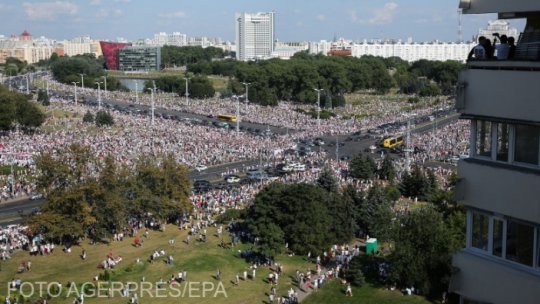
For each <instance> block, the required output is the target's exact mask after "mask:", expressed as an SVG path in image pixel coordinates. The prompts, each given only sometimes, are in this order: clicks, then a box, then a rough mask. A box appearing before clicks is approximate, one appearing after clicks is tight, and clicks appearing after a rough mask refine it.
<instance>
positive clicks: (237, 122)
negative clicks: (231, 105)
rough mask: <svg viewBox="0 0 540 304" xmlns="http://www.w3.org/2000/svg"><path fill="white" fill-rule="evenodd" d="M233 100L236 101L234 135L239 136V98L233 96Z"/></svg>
mask: <svg viewBox="0 0 540 304" xmlns="http://www.w3.org/2000/svg"><path fill="white" fill-rule="evenodd" d="M232 98H233V99H236V134H240V98H238V96H236V95H233V97H232Z"/></svg>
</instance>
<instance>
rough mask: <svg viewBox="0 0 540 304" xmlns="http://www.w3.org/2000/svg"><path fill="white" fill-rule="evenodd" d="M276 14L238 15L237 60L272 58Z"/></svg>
mask: <svg viewBox="0 0 540 304" xmlns="http://www.w3.org/2000/svg"><path fill="white" fill-rule="evenodd" d="M274 15H275V13H274V12H269V13H255V14H248V13H241V14H236V59H238V60H242V61H248V60H257V59H265V58H270V56H271V54H272V52H273V51H274V41H275V37H274V33H275V24H274Z"/></svg>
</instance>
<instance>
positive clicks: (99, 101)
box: [96, 81, 103, 111]
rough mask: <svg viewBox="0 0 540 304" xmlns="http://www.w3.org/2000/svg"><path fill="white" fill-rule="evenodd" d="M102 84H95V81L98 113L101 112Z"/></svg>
mask: <svg viewBox="0 0 540 304" xmlns="http://www.w3.org/2000/svg"><path fill="white" fill-rule="evenodd" d="M102 83H103V82H97V81H96V84H97V90H98V91H97V92H98V111H101V84H102Z"/></svg>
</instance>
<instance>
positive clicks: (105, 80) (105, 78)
mask: <svg viewBox="0 0 540 304" xmlns="http://www.w3.org/2000/svg"><path fill="white" fill-rule="evenodd" d="M102 77H103V81H104V82H105V96H107V76H102Z"/></svg>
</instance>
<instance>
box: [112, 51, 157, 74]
mask: <svg viewBox="0 0 540 304" xmlns="http://www.w3.org/2000/svg"><path fill="white" fill-rule="evenodd" d="M160 67H161V48H160V47H147V46H131V47H125V48H122V49H120V50H119V56H118V69H119V70H120V71H125V72H135V71H159V70H160Z"/></svg>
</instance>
